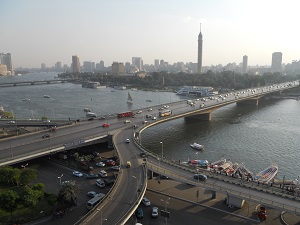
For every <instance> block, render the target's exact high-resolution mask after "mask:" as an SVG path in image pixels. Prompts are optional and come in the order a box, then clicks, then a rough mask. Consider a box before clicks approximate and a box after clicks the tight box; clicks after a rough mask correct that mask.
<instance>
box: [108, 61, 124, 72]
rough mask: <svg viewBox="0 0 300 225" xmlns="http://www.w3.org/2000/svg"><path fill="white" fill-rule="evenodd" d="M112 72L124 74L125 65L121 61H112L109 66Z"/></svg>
mask: <svg viewBox="0 0 300 225" xmlns="http://www.w3.org/2000/svg"><path fill="white" fill-rule="evenodd" d="M111 70H112V74H115V75H116V74H125V73H126V71H125V67H124V64H123V63H119V62H113V64H112V66H111Z"/></svg>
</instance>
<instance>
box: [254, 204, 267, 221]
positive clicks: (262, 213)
mask: <svg viewBox="0 0 300 225" xmlns="http://www.w3.org/2000/svg"><path fill="white" fill-rule="evenodd" d="M256 214H257V217H258V218H259V219H260V220H266V219H267V210H266V207H264V206H260V207H259V210H258V212H257V213H256Z"/></svg>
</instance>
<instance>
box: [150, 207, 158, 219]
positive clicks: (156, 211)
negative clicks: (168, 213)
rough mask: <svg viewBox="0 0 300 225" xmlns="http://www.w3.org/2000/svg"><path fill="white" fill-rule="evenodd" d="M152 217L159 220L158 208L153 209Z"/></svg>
mask: <svg viewBox="0 0 300 225" xmlns="http://www.w3.org/2000/svg"><path fill="white" fill-rule="evenodd" d="M151 216H152V217H153V218H157V217H158V208H157V207H153V208H152V211H151Z"/></svg>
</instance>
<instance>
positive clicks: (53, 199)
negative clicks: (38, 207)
mask: <svg viewBox="0 0 300 225" xmlns="http://www.w3.org/2000/svg"><path fill="white" fill-rule="evenodd" d="M47 202H48V204H49V205H50V206H51V207H52V208H54V207H55V206H56V204H57V196H56V195H54V194H49V195H48V198H47Z"/></svg>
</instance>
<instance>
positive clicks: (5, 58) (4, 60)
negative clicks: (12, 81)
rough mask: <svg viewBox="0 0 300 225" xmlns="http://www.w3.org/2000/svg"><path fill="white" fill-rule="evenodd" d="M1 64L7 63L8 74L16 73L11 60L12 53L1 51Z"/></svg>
mask: <svg viewBox="0 0 300 225" xmlns="http://www.w3.org/2000/svg"><path fill="white" fill-rule="evenodd" d="M0 64H4V65H6V68H7V74H10V75H14V69H13V65H12V60H11V54H10V53H7V54H4V53H0Z"/></svg>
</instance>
